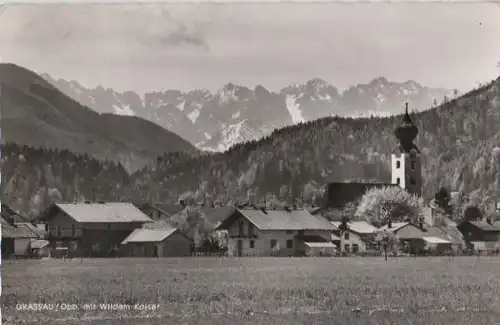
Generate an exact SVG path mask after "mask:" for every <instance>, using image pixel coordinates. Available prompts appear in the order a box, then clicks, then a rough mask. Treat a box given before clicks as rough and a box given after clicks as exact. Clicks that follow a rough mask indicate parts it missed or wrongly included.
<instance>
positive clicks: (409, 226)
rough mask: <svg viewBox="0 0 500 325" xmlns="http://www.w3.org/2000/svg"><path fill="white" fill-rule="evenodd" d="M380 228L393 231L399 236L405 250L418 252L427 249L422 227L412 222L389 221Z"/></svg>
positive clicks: (413, 252)
mask: <svg viewBox="0 0 500 325" xmlns="http://www.w3.org/2000/svg"><path fill="white" fill-rule="evenodd" d="M379 230H380V231H390V232H392V233H393V234H394V235H395V236H396V237H397V238H398V240H399V243H400V247H401V249H402V250H403V251H406V252H408V253H412V254H415V253H416V254H418V253H421V252H423V251H424V250H425V242H424V240H423V237H424V233H423V231H422V228H421V227H419V226H417V225H415V224H413V223H411V222H389V223H388V224H386V225H384V226H382V227H380V228H379Z"/></svg>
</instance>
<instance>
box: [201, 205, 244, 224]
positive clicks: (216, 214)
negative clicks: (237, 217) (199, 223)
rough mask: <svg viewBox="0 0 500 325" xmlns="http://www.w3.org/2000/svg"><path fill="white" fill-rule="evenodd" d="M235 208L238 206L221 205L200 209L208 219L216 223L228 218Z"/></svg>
mask: <svg viewBox="0 0 500 325" xmlns="http://www.w3.org/2000/svg"><path fill="white" fill-rule="evenodd" d="M235 210H236V208H234V207H219V208H209V207H204V208H201V209H200V211H201V213H203V215H204V216H205V218H207V220H208V221H209V222H210V223H212V224H214V225H216V224H218V223H219V222H222V221H223V220H225V219H227V218H228V217H229V216H230V215H231V214H232V213H233V212H234V211H235Z"/></svg>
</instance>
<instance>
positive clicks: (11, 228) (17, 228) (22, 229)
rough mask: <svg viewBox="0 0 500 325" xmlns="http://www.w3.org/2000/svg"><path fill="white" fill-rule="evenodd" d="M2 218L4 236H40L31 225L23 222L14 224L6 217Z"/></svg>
mask: <svg viewBox="0 0 500 325" xmlns="http://www.w3.org/2000/svg"><path fill="white" fill-rule="evenodd" d="M0 220H1V224H2V237H3V238H38V234H37V233H36V232H33V231H32V230H31V229H30V228H29V227H26V226H24V225H22V224H19V225H12V224H10V223H9V222H7V221H6V220H5V219H4V218H0Z"/></svg>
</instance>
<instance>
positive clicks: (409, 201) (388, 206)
mask: <svg viewBox="0 0 500 325" xmlns="http://www.w3.org/2000/svg"><path fill="white" fill-rule="evenodd" d="M423 210H424V201H423V199H422V198H421V197H419V196H417V195H413V194H410V193H408V192H407V191H405V190H404V189H402V188H400V187H398V186H390V187H383V188H372V189H370V190H368V191H366V193H365V194H364V195H363V196H362V197H361V200H360V202H359V205H358V208H357V211H356V215H358V216H360V217H362V218H364V219H366V220H367V221H368V222H370V223H371V224H373V225H374V226H375V227H380V226H381V225H383V224H386V223H387V222H389V221H392V222H398V221H399V222H401V221H411V222H415V223H417V222H420V220H421V217H422V215H423Z"/></svg>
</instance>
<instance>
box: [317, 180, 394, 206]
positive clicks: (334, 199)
mask: <svg viewBox="0 0 500 325" xmlns="http://www.w3.org/2000/svg"><path fill="white" fill-rule="evenodd" d="M386 186H397V185H396V184H391V183H359V182H358V183H354V182H353V183H341V182H331V183H328V184H327V186H326V192H325V207H326V208H336V209H342V208H343V207H344V205H346V204H347V203H349V202H353V201H356V200H357V199H359V198H361V196H363V194H365V192H366V191H367V190H370V189H372V188H382V187H386Z"/></svg>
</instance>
